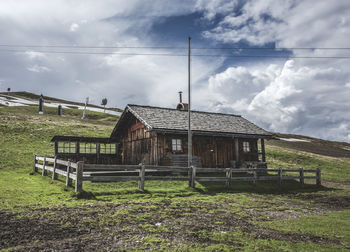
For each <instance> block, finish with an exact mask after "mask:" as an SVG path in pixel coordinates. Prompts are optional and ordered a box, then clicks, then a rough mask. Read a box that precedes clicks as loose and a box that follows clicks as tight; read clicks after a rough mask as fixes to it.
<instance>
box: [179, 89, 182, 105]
mask: <svg viewBox="0 0 350 252" xmlns="http://www.w3.org/2000/svg"><path fill="white" fill-rule="evenodd" d="M179 96H180V103H182V91H180V92H179Z"/></svg>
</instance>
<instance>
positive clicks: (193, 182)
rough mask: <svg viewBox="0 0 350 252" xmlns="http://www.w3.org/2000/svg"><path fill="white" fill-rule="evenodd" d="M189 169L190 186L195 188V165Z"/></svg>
mask: <svg viewBox="0 0 350 252" xmlns="http://www.w3.org/2000/svg"><path fill="white" fill-rule="evenodd" d="M191 170H192V174H191V175H192V176H191V187H192V188H195V186H196V184H195V183H196V182H195V181H196V167H195V166H191Z"/></svg>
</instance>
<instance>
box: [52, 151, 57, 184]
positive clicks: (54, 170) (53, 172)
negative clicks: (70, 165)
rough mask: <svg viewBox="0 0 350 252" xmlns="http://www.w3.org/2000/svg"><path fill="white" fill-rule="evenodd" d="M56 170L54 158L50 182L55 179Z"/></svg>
mask: <svg viewBox="0 0 350 252" xmlns="http://www.w3.org/2000/svg"><path fill="white" fill-rule="evenodd" d="M56 168H57V158H56V156H55V160H54V162H53V171H52V180H56V179H57V173H56Z"/></svg>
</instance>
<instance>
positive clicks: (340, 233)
mask: <svg viewBox="0 0 350 252" xmlns="http://www.w3.org/2000/svg"><path fill="white" fill-rule="evenodd" d="M80 117H81V111H79V110H77V109H66V110H64V116H62V117H59V116H57V115H56V111H55V109H54V108H47V110H46V113H45V114H44V115H38V114H37V109H36V107H34V106H26V107H7V108H0V152H1V156H0V223H1V225H0V249H9V250H20V251H27V250H47V249H48V248H59V249H62V250H76V251H80V250H101V249H104V250H135V249H136V250H176V249H178V250H184V251H215V250H216V251H217V250H218V251H235V250H246V251H252V250H265V251H281V250H282V251H295V250H301V251H337V250H339V251H342V250H346V249H349V248H350V210H349V208H350V159H348V158H344V157H330V156H325V155H320V154H313V153H309V152H307V150H308V149H307V148H305V147H300V148H303V149H300V150H299V149H297V147H295V148H294V147H293V146H283V145H282V144H281V143H280V142H278V141H277V140H274V141H268V142H267V162H268V164H269V166H270V167H283V168H286V167H293V168H294V167H301V166H302V167H305V168H314V167H320V168H321V169H322V179H323V185H324V187H321V188H317V187H315V186H314V184H313V183H314V181H307V182H308V183H307V184H306V186H305V187H304V188H301V187H300V186H299V183H298V182H290V183H285V184H283V185H282V187H281V188H279V187H278V185H277V184H276V183H274V182H261V183H258V184H257V185H256V186H254V185H252V184H250V183H243V182H242V183H234V184H233V185H232V186H231V188H230V189H226V188H225V186H224V185H223V184H222V183H197V186H196V187H197V189H195V190H193V189H190V188H189V187H188V183H187V182H182V181H175V182H158V181H157V182H152V181H146V188H147V191H145V192H142V191H139V190H138V189H137V183H136V182H117V183H89V182H84V190H85V191H86V192H85V193H84V194H83V195H80V196H77V195H76V194H75V193H74V192H73V190H72V189H71V188H65V186H64V179H63V178H59V180H58V181H52V180H51V179H50V177H49V176H46V177H42V176H41V175H40V174H38V173H36V174H32V173H31V172H32V164H33V155H34V154H40V155H48V156H52V155H53V144H52V143H51V142H50V139H51V137H52V136H54V135H58V134H62V135H84V136H100V137H107V136H109V134H110V132H111V131H112V129H113V127H114V125H115V123H116V121H117V120H118V117H116V116H114V115H108V114H103V113H98V112H90V113H88V117H87V119H86V120H81V119H80ZM289 138H291V137H289ZM303 138H304V137H303ZM282 143H284V142H282ZM329 144H332V143H329ZM287 147H288V148H287ZM293 148H294V149H293ZM298 148H299V147H298ZM310 148H311V147H310Z"/></svg>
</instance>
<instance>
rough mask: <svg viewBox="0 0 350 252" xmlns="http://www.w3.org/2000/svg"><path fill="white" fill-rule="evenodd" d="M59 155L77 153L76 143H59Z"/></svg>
mask: <svg viewBox="0 0 350 252" xmlns="http://www.w3.org/2000/svg"><path fill="white" fill-rule="evenodd" d="M57 151H58V153H75V152H76V143H74V142H58V150H57Z"/></svg>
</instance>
